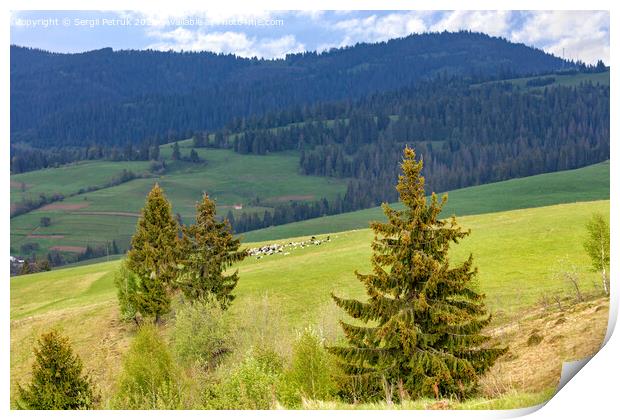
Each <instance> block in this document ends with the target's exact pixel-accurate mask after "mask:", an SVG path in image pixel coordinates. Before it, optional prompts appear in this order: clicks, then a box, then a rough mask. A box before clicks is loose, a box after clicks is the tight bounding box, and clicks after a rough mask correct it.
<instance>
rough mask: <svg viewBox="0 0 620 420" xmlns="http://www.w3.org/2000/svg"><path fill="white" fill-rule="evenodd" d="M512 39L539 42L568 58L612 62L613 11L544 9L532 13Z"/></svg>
mask: <svg viewBox="0 0 620 420" xmlns="http://www.w3.org/2000/svg"><path fill="white" fill-rule="evenodd" d="M510 39H511V40H513V41H515V42H523V43H525V44H528V45H535V46H537V47H539V48H542V49H544V50H545V51H548V52H550V53H553V54H555V55H558V56H561V55H562V52H563V50H564V54H565V56H566V58H570V59H580V60H582V61H584V62H586V63H595V62H596V61H597V60H598V59H602V60H603V61H605V62H606V63H609V13H608V12H605V11H541V12H535V13H528V15H527V17H526V19H525V21H524V23H523V25H522V26H521V28H520V29H518V30H515V31H514V32H512V33H511V34H510Z"/></svg>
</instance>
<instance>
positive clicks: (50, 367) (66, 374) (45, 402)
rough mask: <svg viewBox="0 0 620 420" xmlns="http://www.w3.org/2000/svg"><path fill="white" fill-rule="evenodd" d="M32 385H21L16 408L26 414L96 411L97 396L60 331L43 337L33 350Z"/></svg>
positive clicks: (18, 389)
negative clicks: (58, 411) (93, 409)
mask: <svg viewBox="0 0 620 420" xmlns="http://www.w3.org/2000/svg"><path fill="white" fill-rule="evenodd" d="M34 354H35V361H34V364H33V365H32V381H31V383H30V384H29V385H28V386H26V388H22V387H21V385H18V388H17V392H18V399H17V400H16V401H15V404H16V406H17V408H19V409H25V410H84V409H91V408H93V406H94V404H95V403H96V400H97V396H96V395H95V394H94V393H93V390H92V384H91V382H90V379H89V377H88V376H83V375H82V361H81V360H80V358H79V357H78V356H77V355H74V354H73V350H72V349H71V345H70V344H69V339H68V338H66V337H63V336H61V335H60V334H59V333H58V332H57V331H51V332H49V333H46V334H43V335H42V336H41V338H39V341H38V348H36V349H35V350H34Z"/></svg>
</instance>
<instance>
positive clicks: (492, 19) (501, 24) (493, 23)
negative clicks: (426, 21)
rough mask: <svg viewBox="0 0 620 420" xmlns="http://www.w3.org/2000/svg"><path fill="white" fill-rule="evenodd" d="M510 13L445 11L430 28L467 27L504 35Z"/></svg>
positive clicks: (490, 33) (477, 30)
mask: <svg viewBox="0 0 620 420" xmlns="http://www.w3.org/2000/svg"><path fill="white" fill-rule="evenodd" d="M510 15H511V12H509V11H503V10H500V11H494V10H493V11H489V10H457V11H454V12H447V13H446V14H445V15H444V16H443V17H442V18H441V19H440V20H439V21H438V22H436V23H435V24H433V25H432V26H431V28H430V30H431V31H433V32H441V31H452V32H454V31H458V30H462V29H467V30H471V31H476V32H484V33H486V34H488V35H494V36H500V35H506V33H507V32H508V30H509V29H510Z"/></svg>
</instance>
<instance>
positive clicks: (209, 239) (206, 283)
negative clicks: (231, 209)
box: [178, 194, 247, 308]
mask: <svg viewBox="0 0 620 420" xmlns="http://www.w3.org/2000/svg"><path fill="white" fill-rule="evenodd" d="M215 216H216V210H215V203H214V202H213V201H212V200H211V199H210V198H209V196H208V195H207V194H205V195H204V196H203V199H202V201H201V202H199V203H198V204H197V205H196V223H195V224H193V225H191V226H184V227H183V237H182V239H181V255H182V256H183V257H182V259H181V263H180V265H179V271H180V275H179V277H178V284H179V287H180V288H181V290H182V291H183V293H184V295H185V296H186V297H187V298H188V299H192V300H193V299H205V298H207V297H208V296H209V295H211V296H214V297H215V298H216V299H217V300H218V301H219V302H220V304H221V305H222V308H226V307H227V306H228V305H229V304H230V302H231V301H232V300H233V299H234V296H233V295H232V291H233V289H234V288H235V286H236V285H237V282H238V281H239V275H238V273H237V271H235V272H233V273H230V274H225V271H226V269H228V268H229V267H230V266H231V265H232V264H233V263H235V262H238V261H241V260H243V259H244V258H245V257H246V255H247V252H246V251H245V250H242V251H240V250H239V246H240V241H239V240H238V239H235V238H234V237H233V235H232V228H231V227H230V223H229V222H228V220H226V219H224V220H223V221H221V222H220V221H218V220H217V219H216V217H215Z"/></svg>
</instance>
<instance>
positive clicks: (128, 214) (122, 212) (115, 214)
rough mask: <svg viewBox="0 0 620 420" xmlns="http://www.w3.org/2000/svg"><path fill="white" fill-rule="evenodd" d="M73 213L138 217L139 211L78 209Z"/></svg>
mask: <svg viewBox="0 0 620 420" xmlns="http://www.w3.org/2000/svg"><path fill="white" fill-rule="evenodd" d="M73 214H86V215H90V216H124V217H140V213H130V212H127V211H80V212H76V213H73Z"/></svg>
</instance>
